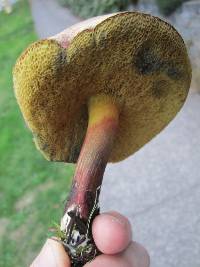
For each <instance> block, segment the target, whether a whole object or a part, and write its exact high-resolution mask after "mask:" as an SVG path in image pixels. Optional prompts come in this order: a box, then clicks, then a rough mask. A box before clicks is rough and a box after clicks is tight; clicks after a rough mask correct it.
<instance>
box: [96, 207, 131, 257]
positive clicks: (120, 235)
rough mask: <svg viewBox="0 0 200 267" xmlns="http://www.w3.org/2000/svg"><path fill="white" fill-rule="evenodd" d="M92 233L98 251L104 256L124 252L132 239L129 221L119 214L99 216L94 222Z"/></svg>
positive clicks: (112, 213) (110, 213) (111, 213)
mask: <svg viewBox="0 0 200 267" xmlns="http://www.w3.org/2000/svg"><path fill="white" fill-rule="evenodd" d="M92 233H93V238H94V241H95V243H96V245H97V247H98V249H99V250H100V251H101V252H102V253H104V254H116V253H119V252H121V251H123V250H124V249H126V247H127V246H128V245H129V243H130V241H131V239H132V233H131V226H130V223H129V221H128V219H127V218H126V217H124V216H123V215H121V214H119V213H117V212H109V213H103V214H101V215H99V216H97V217H96V218H95V219H94V222H93V226H92Z"/></svg>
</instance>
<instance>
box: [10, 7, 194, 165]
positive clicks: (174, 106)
mask: <svg viewBox="0 0 200 267" xmlns="http://www.w3.org/2000/svg"><path fill="white" fill-rule="evenodd" d="M13 74H14V87H15V94H16V97H17V101H18V103H19V105H20V109H21V111H22V113H23V116H24V118H25V121H26V123H27V125H28V126H29V128H30V129H31V131H32V132H33V135H34V141H35V143H36V145H37V147H38V148H39V150H40V151H41V152H42V153H43V154H44V156H45V157H46V158H47V159H49V160H52V161H65V162H76V161H77V158H78V155H79V153H80V149H81V146H82V143H83V139H84V136H85V133H86V129H87V125H88V106H87V103H88V101H89V99H90V98H91V97H92V96H95V95H98V94H100V95H102V94H103V95H107V96H108V97H109V96H110V97H111V98H112V99H114V100H115V103H117V107H118V108H119V130H118V132H117V134H116V138H115V142H114V147H113V150H112V152H111V156H110V159H109V161H111V162H116V161H120V160H123V159H125V158H126V157H128V156H130V155H131V154H133V153H134V152H136V151H137V150H138V149H139V148H140V147H142V146H143V145H144V144H146V143H147V142H148V141H149V140H151V139H152V138H153V137H154V136H155V135H156V134H158V133H159V132H160V131H161V130H162V129H163V128H164V127H165V126H166V125H167V124H168V123H169V122H170V121H171V120H172V119H173V118H174V116H175V115H176V114H177V112H178V111H179V110H180V108H181V107H182V105H183V103H184V101H185V99H186V96H187V93H188V90H189V87H190V81H191V67H190V62H189V59H188V55H187V51H186V48H185V44H184V42H183V40H182V38H181V37H180V35H179V34H178V33H177V32H176V30H175V29H174V28H173V27H172V26H170V25H169V24H167V23H166V22H163V21H161V20H160V19H158V18H156V17H152V16H150V15H146V14H141V13H134V12H129V13H121V14H118V15H115V16H113V17H111V18H108V19H106V20H105V21H103V22H101V23H100V24H98V25H97V26H96V27H95V28H94V29H93V30H91V29H90V30H85V31H82V32H81V33H79V34H78V35H77V36H76V37H75V38H74V39H73V40H72V41H71V43H70V45H69V47H68V48H66V49H65V48H62V47H61V46H60V45H59V44H58V43H57V41H55V40H42V41H39V42H37V43H34V44H32V45H31V46H29V47H28V49H27V50H26V51H25V52H24V53H23V54H22V55H21V57H20V58H19V59H18V61H17V63H16V66H15V68H14V72H13ZM101 108H102V110H103V108H104V107H103V106H102V107H101Z"/></svg>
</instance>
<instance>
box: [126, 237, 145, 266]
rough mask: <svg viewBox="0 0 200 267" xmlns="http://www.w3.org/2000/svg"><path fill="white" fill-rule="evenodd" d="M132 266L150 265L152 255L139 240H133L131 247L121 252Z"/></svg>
mask: <svg viewBox="0 0 200 267" xmlns="http://www.w3.org/2000/svg"><path fill="white" fill-rule="evenodd" d="M121 257H122V258H124V259H125V260H126V261H127V262H128V263H129V264H130V265H129V266H131V267H149V266H150V257H149V254H148V252H147V250H146V249H145V248H144V247H143V246H142V245H140V244H139V243H137V242H131V244H130V245H129V247H128V248H127V249H126V250H125V251H124V252H122V253H121Z"/></svg>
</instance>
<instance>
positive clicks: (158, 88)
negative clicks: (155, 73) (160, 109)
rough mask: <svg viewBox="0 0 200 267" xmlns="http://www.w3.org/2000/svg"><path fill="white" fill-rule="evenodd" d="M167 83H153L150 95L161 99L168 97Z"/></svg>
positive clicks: (161, 81) (163, 81)
mask: <svg viewBox="0 0 200 267" xmlns="http://www.w3.org/2000/svg"><path fill="white" fill-rule="evenodd" d="M168 92H169V88H168V82H167V81H165V80H160V81H155V82H154V83H153V86H152V95H153V96H154V97H155V98H158V99H160V98H162V97H165V96H167V95H168Z"/></svg>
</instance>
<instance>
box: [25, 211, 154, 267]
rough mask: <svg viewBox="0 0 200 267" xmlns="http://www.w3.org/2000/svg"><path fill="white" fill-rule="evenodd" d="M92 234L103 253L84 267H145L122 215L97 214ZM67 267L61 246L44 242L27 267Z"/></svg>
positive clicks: (141, 250) (140, 249)
mask: <svg viewBox="0 0 200 267" xmlns="http://www.w3.org/2000/svg"><path fill="white" fill-rule="evenodd" d="M92 232H93V237H94V241H95V243H96V245H97V247H98V249H99V250H100V251H101V252H102V253H103V254H102V255H100V256H97V257H96V258H95V259H94V260H93V261H91V262H90V263H87V264H86V265H85V266H84V267H108V266H112V267H149V266H150V258H149V255H148V252H147V251H146V249H145V248H144V247H142V246H141V245H140V244H138V243H136V242H134V241H132V231H131V225H130V222H129V221H128V219H127V218H126V217H124V216H123V215H121V214H119V213H117V212H115V211H111V212H108V213H102V214H101V215H98V216H97V217H96V218H95V219H94V222H93V225H92ZM47 266H48V267H70V266H71V264H70V260H69V257H68V255H67V253H66V252H65V250H64V248H63V246H62V245H61V244H60V243H59V242H57V241H55V240H52V239H48V240H47V241H46V243H45V244H44V246H43V248H42V250H41V251H40V253H39V255H38V256H37V257H36V259H35V260H34V261H33V263H32V264H31V265H30V267H47Z"/></svg>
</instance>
